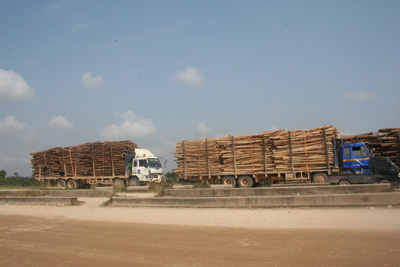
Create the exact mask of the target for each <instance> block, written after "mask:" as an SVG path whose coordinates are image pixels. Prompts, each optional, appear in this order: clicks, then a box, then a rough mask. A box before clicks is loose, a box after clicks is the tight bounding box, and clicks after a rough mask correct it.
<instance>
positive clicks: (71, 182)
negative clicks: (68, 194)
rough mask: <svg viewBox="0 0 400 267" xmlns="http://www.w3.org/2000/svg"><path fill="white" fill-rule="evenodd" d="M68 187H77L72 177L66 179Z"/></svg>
mask: <svg viewBox="0 0 400 267" xmlns="http://www.w3.org/2000/svg"><path fill="white" fill-rule="evenodd" d="M66 187H67V188H68V189H75V188H76V187H77V184H76V181H75V180H74V179H71V178H70V179H68V180H67V183H66Z"/></svg>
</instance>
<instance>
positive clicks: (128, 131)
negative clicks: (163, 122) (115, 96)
mask: <svg viewBox="0 0 400 267" xmlns="http://www.w3.org/2000/svg"><path fill="white" fill-rule="evenodd" d="M116 116H118V117H120V118H121V119H122V120H123V121H122V122H121V123H120V124H119V125H116V124H112V125H110V126H108V127H106V128H105V129H104V130H103V131H102V132H101V134H100V136H101V138H102V139H104V140H123V139H130V140H135V138H139V137H144V136H147V135H150V134H152V133H155V132H156V128H155V127H154V125H153V122H152V121H151V120H150V119H146V118H143V117H140V116H136V115H135V114H134V113H133V112H132V111H130V110H128V111H127V112H125V113H124V114H116Z"/></svg>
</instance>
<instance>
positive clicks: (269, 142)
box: [175, 125, 400, 187]
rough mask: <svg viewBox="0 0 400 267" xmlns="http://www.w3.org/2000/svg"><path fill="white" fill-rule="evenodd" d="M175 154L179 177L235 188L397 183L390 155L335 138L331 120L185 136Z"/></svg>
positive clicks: (397, 178)
mask: <svg viewBox="0 0 400 267" xmlns="http://www.w3.org/2000/svg"><path fill="white" fill-rule="evenodd" d="M175 156H176V161H177V164H178V167H177V169H176V170H175V173H176V174H177V175H178V177H179V179H180V180H187V181H190V182H202V183H209V184H214V183H217V184H220V183H222V184H225V185H232V186H236V185H238V186H239V187H252V186H253V185H255V184H256V183H263V182H267V183H274V182H277V181H288V182H313V183H332V184H339V183H340V184H345V183H346V182H345V181H347V182H348V183H349V184H350V183H372V182H391V183H398V181H399V178H400V176H399V169H398V167H397V166H395V165H394V164H393V162H392V161H391V160H390V159H388V158H386V157H374V156H373V155H372V154H371V152H370V150H369V149H368V147H367V146H366V145H365V143H363V142H359V143H351V142H346V140H342V139H340V138H338V131H337V129H336V128H333V126H332V125H329V126H322V127H318V128H314V129H308V130H292V131H285V130H276V131H269V132H263V133H259V134H253V135H243V136H237V137H234V136H226V137H219V138H211V139H201V140H184V141H180V142H178V143H177V144H176V153H175ZM378 173H379V175H378ZM335 177H336V178H335ZM356 177H359V178H358V179H357V178H356ZM367 177H369V178H367ZM341 181H342V182H341Z"/></svg>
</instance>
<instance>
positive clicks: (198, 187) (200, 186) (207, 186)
mask: <svg viewBox="0 0 400 267" xmlns="http://www.w3.org/2000/svg"><path fill="white" fill-rule="evenodd" d="M192 188H193V189H202V188H210V185H209V184H203V183H194V184H193V187H192Z"/></svg>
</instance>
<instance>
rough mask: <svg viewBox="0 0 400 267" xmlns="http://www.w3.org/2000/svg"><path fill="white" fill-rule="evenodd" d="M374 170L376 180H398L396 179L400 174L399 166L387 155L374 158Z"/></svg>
mask: <svg viewBox="0 0 400 267" xmlns="http://www.w3.org/2000/svg"><path fill="white" fill-rule="evenodd" d="M373 172H374V177H375V179H376V182H379V181H380V180H382V179H386V180H389V181H391V182H397V181H396V180H397V179H398V176H399V174H398V171H397V168H396V167H395V166H394V165H393V163H392V162H391V161H389V160H388V159H387V158H385V157H377V158H374V159H373Z"/></svg>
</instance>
